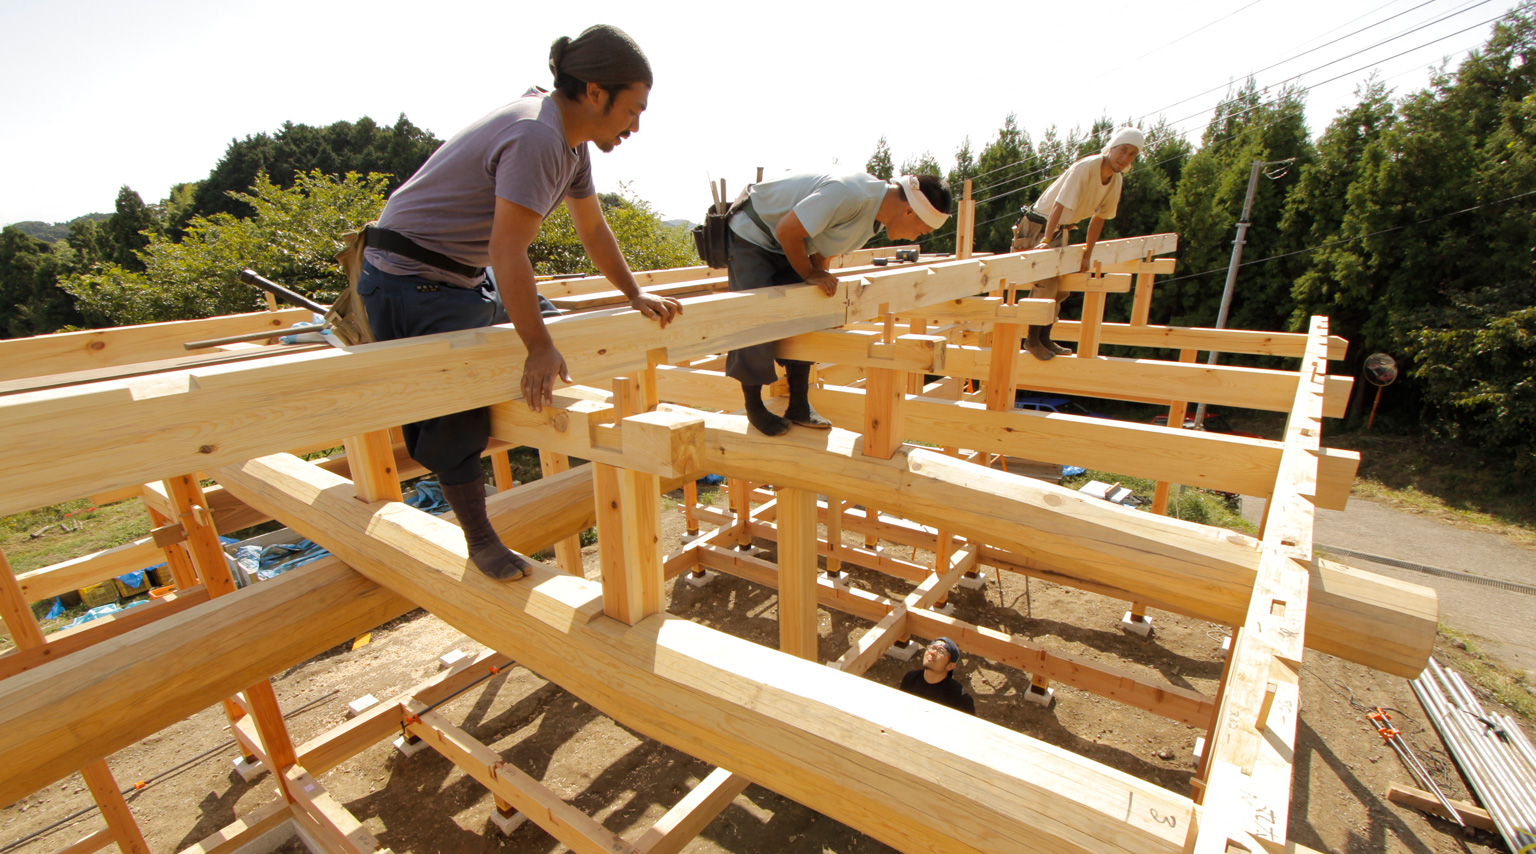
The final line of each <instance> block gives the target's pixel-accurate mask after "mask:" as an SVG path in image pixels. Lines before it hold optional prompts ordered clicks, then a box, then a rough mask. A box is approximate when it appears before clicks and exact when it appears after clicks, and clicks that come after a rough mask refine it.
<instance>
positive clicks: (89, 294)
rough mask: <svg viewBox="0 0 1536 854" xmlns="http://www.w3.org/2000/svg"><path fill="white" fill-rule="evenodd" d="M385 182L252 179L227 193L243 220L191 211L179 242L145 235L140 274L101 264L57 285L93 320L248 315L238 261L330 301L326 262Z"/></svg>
mask: <svg viewBox="0 0 1536 854" xmlns="http://www.w3.org/2000/svg"><path fill="white" fill-rule="evenodd" d="M386 181H387V177H386V176H383V175H369V176H367V177H362V176H359V175H357V174H356V173H348V174H347V175H345V176H341V177H337V176H332V175H325V174H322V173H321V172H319V171H318V170H316V171H312V172H309V173H305V174H301V175H299V176H298V178H297V179H296V181H295V183H294V185H293V186H292V187H288V188H282V187H278V186H277V185H276V184H274V183H273V182H272V181H270V180H268V179H267V177H266V176H265V175H258V176H257V179H256V185H255V186H254V187H253V188H252V190H251V192H249V193H237V194H236V195H237V196H238V197H239V200H240V201H241V202H242V203H244V204H247V205H249V206H250V207H251V209H252V210H253V211H254V214H253V215H252V216H251V217H250V218H249V219H239V218H236V217H235V216H233V215H231V214H227V213H221V214H214V215H213V216H211V217H197V218H195V219H193V220H192V221H191V222H190V223H189V224H188V227H187V231H186V236H185V237H184V238H183V239H182V241H181V242H179V243H176V242H172V240H171V239H170V238H169V237H167V236H166V235H164V234H160V233H156V234H153V235H151V237H150V240H149V244H148V245H147V246H146V247H145V248H144V249H143V251H141V252H140V253H139V254H140V257H141V258H142V260H143V263H144V270H143V271H142V272H139V271H135V270H130V269H126V268H124V267H122V266H120V265H117V264H103V265H100V266H98V267H96V268H94V269H93V270H91V271H89V272H85V273H77V274H75V275H72V276H69V277H68V278H67V279H65V280H64V281H63V282H62V286H63V288H64V289H65V290H66V291H68V292H69V293H71V294H74V296H75V298H76V299H77V300H78V304H79V306H80V309H81V311H82V312H83V313H84V314H85V315H86V316H87V318H88V319H89V320H91V321H92V323H93V324H94V325H98V326H100V325H106V326H123V325H128V324H134V323H151V322H156V321H165V320H186V319H190V318H196V317H210V316H213V315H219V314H231V313H236V312H244V311H253V310H255V309H257V308H259V307H260V306H261V305H262V299H261V295H260V293H259V292H258V291H256V290H255V289H254V288H252V287H251V286H249V285H246V284H244V283H242V282H240V281H239V279H238V278H237V277H238V275H239V273H240V271H241V270H242V269H244V268H246V267H251V268H253V269H255V270H256V271H257V272H259V273H261V274H262V275H264V276H267V277H268V278H270V279H273V280H275V281H279V282H282V283H283V284H285V285H287V286H288V287H290V288H292V289H293V290H295V291H298V292H299V293H302V294H305V295H306V296H309V297H311V298H312V299H314V300H316V301H318V302H322V303H329V302H331V301H332V300H333V299H335V297H336V294H337V293H339V292H340V290H341V288H342V287H344V286H345V281H344V280H343V278H342V274H341V269H340V267H339V265H337V264H336V262H335V256H336V253H337V252H339V251H340V250H341V236H342V235H343V234H344V233H346V232H348V231H352V230H355V229H356V228H358V227H359V226H361V225H362V224H363V223H366V222H368V221H369V220H372V219H376V218H377V217H378V215H379V211H380V210H382V209H383V207H384V186H385V184H386Z"/></svg>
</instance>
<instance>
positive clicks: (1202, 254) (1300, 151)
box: [1153, 80, 1316, 329]
mask: <svg viewBox="0 0 1536 854" xmlns="http://www.w3.org/2000/svg"><path fill="white" fill-rule="evenodd" d="M1304 106H1305V105H1304V103H1303V100H1302V97H1301V93H1300V92H1299V91H1296V90H1289V89H1288V90H1285V91H1282V92H1280V93H1279V94H1277V95H1275V96H1274V97H1273V98H1269V99H1266V98H1264V97H1263V96H1262V93H1260V92H1259V91H1258V89H1257V87H1256V86H1255V84H1254V82H1253V81H1252V80H1249V81H1248V83H1247V84H1246V85H1245V86H1244V87H1243V88H1242V89H1240V90H1238V91H1237V92H1236V93H1234V94H1233V95H1232V97H1230V98H1228V99H1226V100H1224V101H1222V102H1221V103H1220V104H1219V105H1218V106H1217V108H1216V113H1215V115H1214V116H1213V117H1212V119H1211V122H1210V124H1209V125H1208V126H1207V127H1206V130H1205V134H1204V136H1203V137H1202V139H1201V147H1200V150H1199V151H1198V152H1196V153H1195V154H1194V155H1192V156H1191V157H1190V158H1189V159H1188V161H1187V162H1186V163H1185V165H1184V170H1183V173H1182V174H1181V176H1180V180H1179V185H1178V189H1177V190H1176V191H1175V193H1174V194H1173V198H1172V201H1171V211H1172V224H1173V226H1174V228H1175V230H1176V231H1178V233H1179V272H1180V273H1181V274H1195V275H1194V276H1193V277H1192V278H1189V279H1185V280H1184V281H1180V282H1170V283H1168V284H1165V285H1163V286H1160V287H1159V288H1158V300H1156V301H1154V305H1153V311H1154V313H1155V316H1156V317H1157V318H1159V319H1162V320H1168V321H1170V322H1172V323H1175V324H1177V325H1180V326H1210V325H1211V324H1212V323H1214V322H1215V320H1216V315H1217V313H1218V309H1219V307H1220V305H1221V294H1222V290H1223V286H1224V284H1225V281H1226V279H1225V276H1224V275H1223V272H1222V271H1224V270H1225V269H1226V266H1227V260H1228V258H1229V257H1230V254H1231V250H1232V238H1233V234H1234V231H1235V228H1236V225H1237V220H1238V217H1239V216H1240V215H1241V213H1242V209H1243V199H1244V197H1245V196H1246V194H1247V190H1248V180H1249V175H1250V173H1251V169H1252V166H1253V162H1254V161H1256V160H1260V161H1277V160H1284V159H1287V158H1295V162H1294V163H1293V164H1292V165H1291V166H1289V167H1287V168H1286V169H1287V171H1285V172H1276V173H1273V174H1274V175H1275V176H1276V177H1275V179H1265V178H1262V177H1261V178H1260V179H1259V187H1258V193H1257V195H1256V196H1255V198H1254V203H1253V211H1252V214H1251V217H1250V225H1249V228H1248V234H1247V243H1246V245H1245V246H1244V247H1243V257H1244V266H1243V268H1242V269H1241V270H1240V271H1239V276H1238V280H1237V287H1236V289H1235V290H1234V291H1233V298H1232V309H1231V314H1230V316H1229V318H1228V325H1229V326H1232V327H1234V328H1243V329H1277V328H1281V327H1282V326H1283V325H1284V324H1285V322H1286V321H1287V320H1289V319H1290V316H1291V313H1292V311H1291V301H1290V300H1291V298H1290V292H1291V282H1290V279H1289V278H1288V277H1287V276H1286V275H1285V272H1284V270H1283V269H1282V267H1281V265H1277V264H1265V263H1252V264H1250V263H1249V262H1257V261H1258V260H1259V259H1262V258H1264V257H1266V256H1272V255H1281V254H1284V253H1285V252H1286V251H1287V250H1288V249H1290V248H1292V247H1291V246H1290V245H1288V244H1287V243H1286V242H1285V235H1284V234H1283V233H1282V231H1281V229H1280V220H1281V217H1282V216H1283V215H1284V210H1285V194H1286V192H1287V190H1288V189H1289V187H1290V186H1291V185H1293V184H1294V183H1295V181H1294V179H1293V178H1290V177H1286V178H1283V179H1282V178H1281V177H1280V176H1281V175H1287V176H1290V175H1294V174H1295V173H1296V171H1298V170H1299V169H1302V168H1304V167H1305V166H1306V165H1307V164H1308V163H1310V162H1312V160H1313V158H1314V157H1315V156H1316V154H1315V150H1314V149H1313V147H1312V143H1311V141H1310V139H1309V137H1308V133H1307V128H1306V118H1305V114H1304ZM1201 274H1203V275H1201Z"/></svg>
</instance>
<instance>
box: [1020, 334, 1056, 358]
mask: <svg viewBox="0 0 1536 854" xmlns="http://www.w3.org/2000/svg"><path fill="white" fill-rule="evenodd" d="M1048 328H1049V327H1046V326H1031V327H1029V337H1028V338H1025V339H1024V349H1025V350H1027V351H1029V355H1031V356H1034V357H1035V358H1036V359H1039V360H1040V361H1042V362H1049V361H1050V360H1052V359H1054V358H1056V354H1055V353H1053V352H1051V348H1049V347H1047V346H1045V341H1044V340H1042V339H1043V338H1044V337H1045V333H1044V332H1043V331H1042V330H1045V329H1048Z"/></svg>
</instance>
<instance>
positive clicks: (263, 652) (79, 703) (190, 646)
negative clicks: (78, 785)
mask: <svg viewBox="0 0 1536 854" xmlns="http://www.w3.org/2000/svg"><path fill="white" fill-rule="evenodd" d="M311 468H314V469H315V470H316V471H323V470H322V469H320V468H318V467H316V466H311ZM586 468H587V467H585V466H583V467H581V468H577V469H572V470H570V471H568V472H563V473H561V474H558V475H552V476H550V477H546V478H544V479H542V480H538V481H535V482H533V483H530V484H525V485H523V486H520V487H518V488H517V489H514V490H512V491H510V492H506V493H502V494H499V495H494V496H491V498H490V500H489V501H488V502H487V507H488V510H489V512H490V513H491V515H492V519H493V522H494V524H495V525H496V528H497V530H498V531H499V532H501V533H502V536H503V538H504V539H505V540H506V542H507V545H508V546H510V547H512V548H514V549H517V550H519V551H523V552H530V553H531V552H534V551H537V550H539V549H541V548H544V547H546V546H548V545H550V544H551V543H553V542H555V541H556V540H558V539H560V538H562V537H566V536H569V535H570V534H571V533H574V532H576V531H580V530H581V528H582V527H586V526H587V525H590V524H591V521H590V519H591V516H592V514H593V512H594V509H593V503H592V478H591V476H590V474H588V473H587V471H586ZM347 482H348V483H350V481H347ZM449 518H451V517H449ZM454 530H455V531H457V530H458V529H457V528H454ZM414 607H416V605H414V604H413V603H411V602H410V601H407V600H406V599H403V598H401V597H399V596H397V595H395V594H394V593H391V592H390V591H389V590H387V589H384V588H380V587H379V586H378V585H377V584H375V583H374V582H372V581H369V580H368V579H366V578H363V577H362V576H360V575H358V574H357V573H356V572H353V571H352V570H351V569H350V568H348V567H347V566H346V565H344V564H343V563H342V562H341V561H340V560H339V559H338V558H336V557H328V558H322V559H321V560H318V561H316V562H314V563H312V564H310V565H308V566H304V567H300V568H299V569H295V570H292V571H291V572H286V573H284V574H283V575H280V576H278V577H277V578H275V579H272V580H271V581H264V582H262V583H260V584H256V585H253V586H251V587H248V588H246V589H244V590H240V591H238V592H236V593H231V594H228V595H225V596H221V597H218V598H217V599H215V600H213V601H212V602H208V603H206V604H203V605H200V606H197V607H195V608H191V609H189V610H187V611H184V612H181V613H178V614H175V615H173V616H170V617H167V618H165V619H163V620H159V621H156V622H154V623H152V624H150V625H147V626H142V627H139V628H136V629H134V630H132V631H130V632H128V633H126V634H123V635H121V636H119V637H116V638H113V639H112V640H111V641H110V642H105V643H101V644H98V645H96V646H92V647H90V648H87V649H83V650H80V651H78V652H74V653H73V654H70V655H67V656H62V657H59V658H57V659H56V660H53V661H49V662H47V663H45V664H42V665H40V666H37V667H35V668H33V669H31V670H27V671H26V672H24V673H21V674H20V675H17V676H13V677H11V678H8V679H4V680H0V767H3V768H5V769H6V773H5V774H4V775H3V779H0V806H4V805H8V804H10V803H11V802H12V801H14V800H16V799H17V798H19V797H22V796H24V795H26V794H28V793H30V792H32V791H35V790H37V789H39V788H41V787H43V786H46V785H48V784H49V783H51V782H53V781H54V780H57V779H59V778H60V777H63V776H65V775H67V774H70V773H72V772H74V771H75V770H76V769H78V768H79V767H81V765H82V764H84V763H85V762H88V761H94V760H96V759H102V758H105V757H107V756H110V755H111V754H113V753H115V752H116V751H118V750H120V749H122V748H124V747H126V746H128V745H129V744H132V743H133V742H135V741H138V740H139V739H142V738H144V737H146V736H148V735H151V734H153V733H155V732H157V731H159V730H160V729H163V728H164V727H166V726H168V725H169V724H171V723H174V722H175V721H178V720H181V719H182V718H184V717H186V716H187V715H188V714H189V713H190V711H191V710H195V709H200V708H203V707H204V706H207V705H209V704H211V703H216V702H218V701H219V700H221V699H223V698H225V697H228V696H230V695H232V694H234V693H236V692H238V691H242V690H244V689H246V688H248V687H250V686H251V685H252V684H254V683H255V682H257V681H259V680H261V679H265V678H267V677H268V676H270V675H272V674H273V673H276V672H278V671H281V670H283V669H284V668H287V667H291V666H293V665H294V664H297V663H299V662H301V661H303V660H305V659H307V658H309V657H310V656H312V655H316V654H318V653H320V652H323V651H325V650H326V649H328V648H329V647H331V646H333V645H335V644H338V643H341V642H343V641H347V640H351V639H352V638H355V637H357V636H358V635H360V634H362V633H363V632H366V631H368V630H370V629H372V628H374V627H375V626H378V625H379V624H381V623H384V622H386V621H388V620H391V619H394V618H395V617H398V616H400V615H401V614H403V613H406V612H407V611H410V610H411V609H412V608H414ZM141 610H149V609H148V608H143V609H141V608H135V609H133V610H130V611H128V612H126V613H125V614H124V616H125V617H132V615H134V614H136V613H138V612H139V611H141ZM92 625H95V624H92Z"/></svg>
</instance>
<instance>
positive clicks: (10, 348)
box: [0, 308, 309, 381]
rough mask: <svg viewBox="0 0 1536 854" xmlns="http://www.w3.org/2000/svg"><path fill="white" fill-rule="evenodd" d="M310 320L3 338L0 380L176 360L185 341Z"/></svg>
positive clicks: (244, 317)
mask: <svg viewBox="0 0 1536 854" xmlns="http://www.w3.org/2000/svg"><path fill="white" fill-rule="evenodd" d="M307 322H309V312H308V311H306V310H304V309H302V308H290V309H284V310H282V311H275V312H267V311H260V312H253V313H251V314H231V315H224V316H222V317H209V318H204V319H202V320H175V321H169V322H166V323H145V324H140V325H138V326H119V327H114V328H111V329H89V330H86V331H83V332H62V333H57V334H53V335H37V336H34V337H31V338H11V339H9V340H4V341H0V381H5V380H14V379H21V378H23V377H38V376H44V375H47V374H64V373H74V372H76V371H89V370H95V369H99V368H110V367H116V366H119V365H131V364H135V363H138V362H151V361H159V360H161V359H172V358H176V357H179V356H186V355H187V350H186V348H184V347H182V346H181V345H182V344H184V343H186V342H188V341H199V340H207V339H209V338H223V337H225V336H228V335H243V334H245V333H247V332H259V331H262V330H271V331H272V333H273V334H274V335H278V334H281V332H282V330H284V329H287V328H288V327H290V326H292V325H293V324H295V323H307Z"/></svg>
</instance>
